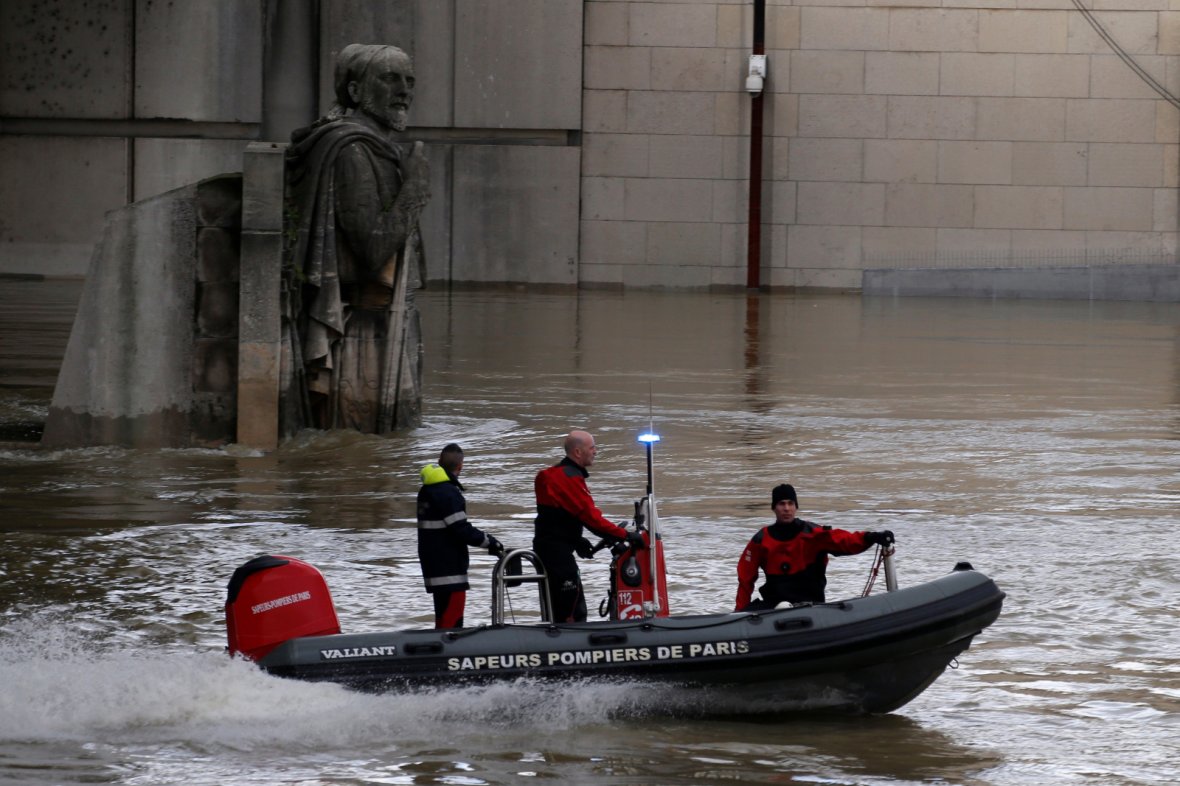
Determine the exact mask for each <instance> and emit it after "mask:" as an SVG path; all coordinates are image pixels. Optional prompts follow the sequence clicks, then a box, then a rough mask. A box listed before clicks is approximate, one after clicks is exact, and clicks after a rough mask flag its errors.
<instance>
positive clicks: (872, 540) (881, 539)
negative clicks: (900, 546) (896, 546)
mask: <svg viewBox="0 0 1180 786" xmlns="http://www.w3.org/2000/svg"><path fill="white" fill-rule="evenodd" d="M893 540H894V538H893V532H892V530H887V529H883V530H881V531H880V532H866V533H865V541H867V542H868V543H869V544H876V545H878V546H892V545H893Z"/></svg>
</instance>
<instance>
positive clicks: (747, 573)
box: [734, 519, 872, 611]
mask: <svg viewBox="0 0 1180 786" xmlns="http://www.w3.org/2000/svg"><path fill="white" fill-rule="evenodd" d="M867 535H868V533H866V532H848V531H846V530H842V529H832V528H831V527H818V526H816V525H815V524H812V523H811V522H809V521H804V520H802V519H795V520H794V521H792V522H791V523H790V524H781V523H775V524H771V525H770V526H769V527H763V528H762V529H760V530H758V534H756V535H755V536H754V537H753V538H751V539H750V542H749V543H747V544H746V550H745V551H743V552H742V558H741V559H740V560H738V568H737V572H738V591H737V601H736V602H735V603H734V610H735V611H743V610H750V611H754V610H763V609H773V608H774V607H775V606H777V605H778V604H779V603H782V602H784V601H786V602H788V603H805V602H811V603H823V602H824V587H825V586H827V583H828V578H827V575H826V571H827V567H828V555H829V554H836V555H845V554H860V553H861V552H862V551H864V550H865V549H867V548H868V547H869V546H870V545H872V544H871V543H870V542H869V541H868V539H867V537H866V536H867ZM759 569H761V570H762V571H763V572H764V573H765V574H766V583H765V584H763V585H762V586H761V587H760V588H759V589H758V592H759V594H761V595H762V600H756V601H753V602H752V603H751V601H750V596H751V595H752V594H753V592H754V583H755V582H757V581H758V571H759Z"/></svg>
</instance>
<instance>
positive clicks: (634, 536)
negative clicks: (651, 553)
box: [624, 532, 647, 551]
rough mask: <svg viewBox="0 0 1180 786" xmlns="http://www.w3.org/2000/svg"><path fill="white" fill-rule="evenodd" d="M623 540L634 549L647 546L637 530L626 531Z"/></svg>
mask: <svg viewBox="0 0 1180 786" xmlns="http://www.w3.org/2000/svg"><path fill="white" fill-rule="evenodd" d="M624 541H625V542H626V544H627V545H628V546H629V547H630V548H633V549H635V550H636V551H638V550H639V549H645V548H647V544H646V543H644V542H643V536H642V535H640V534H639V533H638V532H628V533H627V537H626V538H624Z"/></svg>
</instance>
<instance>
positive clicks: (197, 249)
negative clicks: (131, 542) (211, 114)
mask: <svg viewBox="0 0 1180 786" xmlns="http://www.w3.org/2000/svg"><path fill="white" fill-rule="evenodd" d="M241 195H242V178H241V176H240V175H225V176H222V177H216V178H210V179H209V180H204V181H201V182H200V183H196V184H193V185H191V186H186V187H184V188H179V189H176V190H174V191H170V192H168V193H166V194H162V195H160V196H157V197H153V198H152V199H147V200H144V201H142V202H137V203H135V204H132V205H128V206H127V207H125V208H122V209H121V210H118V211H115V212H113V213H112V214H111V215H110V216H109V217H108V221H107V226H106V231H105V234H104V236H103V239H102V241H101V242H100V243H99V244H98V246H97V247H96V248H95V252H94V257H93V259H92V261H91V264H90V271H89V273H88V274H87V277H86V285H85V288H84V289H83V291H82V297H81V299H80V302H79V304H78V313H77V316H76V317H75V319H74V325H73V329H72V331H71V333H70V340H69V344H68V345H67V347H66V353H65V358H64V359H63V361H62V368H61V372H60V374H59V375H58V379H57V386H56V387H55V389H54V393H53V401H52V404H51V405H50V409H49V417H48V420H47V421H46V424H45V433H44V435H43V436H42V439H41V442H42V444H43V445H45V446H47V447H83V446H88V445H126V446H130V447H141V448H158V447H191V446H216V445H222V444H225V443H227V442H232V441H233V439H234V417H235V411H236V403H237V362H238V276H239V265H240V256H239V249H240V245H239V243H240V232H241V213H242V210H241V207H242V196H241Z"/></svg>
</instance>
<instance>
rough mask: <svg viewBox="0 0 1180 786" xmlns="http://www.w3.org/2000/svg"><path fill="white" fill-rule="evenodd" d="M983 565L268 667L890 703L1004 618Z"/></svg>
mask: <svg viewBox="0 0 1180 786" xmlns="http://www.w3.org/2000/svg"><path fill="white" fill-rule="evenodd" d="M1003 599H1004V593H1003V592H1001V591H1000V589H999V588H998V587H997V586H996V585H995V583H994V582H993V581H992V580H991V579H990V578H988V577H987V576H985V575H983V574H982V573H977V572H975V571H973V570H956V571H955V572H953V573H951V574H949V575H947V576H944V577H941V578H939V579H936V580H934V581H931V582H928V583H926V584H922V585H918V586H915V587H911V588H906V589H902V590H898V591H895V592H889V593H883V594H879V595H873V596H870V597H866V598H857V599H854V600H849V601H841V602H838V603H829V604H820V605H813V606H802V607H794V608H788V609H779V610H774V611H765V612H736V613H729V614H708V615H694V616H682V617H668V618H655V619H648V620H630V621H611V622H584V623H567V624H549V623H538V624H529V625H501V626H495V627H490V626H489V627H479V628H469V629H468V628H465V629H459V630H449V631H440V630H407V631H396V632H378V633H354V634H336V635H326V636H305V637H300V638H295V639H290V640H288V641H286V642H283V643H282V644H280V645H279V646H278V647H276V648H275V649H274V650H273V651H271V652H270V653H269V654H268V655H267V656H266V657H264V658H262V659H261V660H260V661H259V664H260V665H261V666H262V667H263V668H264V669H266V670H267V671H268V672H270V673H272V674H275V675H279V676H284V677H291V678H296V679H301V680H312V681H330V682H337V683H341V684H344V685H347V686H350V687H353V688H357V689H361V690H367V691H389V690H413V689H416V688H420V687H426V686H432V685H433V686H438V685H455V684H462V683H479V682H491V681H503V680H508V681H511V680H519V679H528V680H562V681H581V680H591V681H595V682H601V681H604V680H609V681H626V682H638V683H643V684H652V683H656V684H668V685H678V686H684V687H686V688H692V689H699V690H703V691H707V692H708V693H710V694H716V696H717V697H718V702H717V703H716V704H714V703H710V704H709V706H710V707H714V708H716V709H717V710H718V711H721V712H764V711H775V712H790V711H796V710H814V709H827V710H851V711H857V712H869V713H883V712H890V711H892V710H894V709H897V708H898V707H901V706H902V705H904V704H906V703H907V702H908V701H910V700H911V699H913V698H914V697H915V696H917V695H918V694H920V693H921V692H922V691H923V690H924V689H925V688H926V687H927V686H929V685H930V683H932V682H933V681H934V680H935V679H937V677H938V676H939V675H940V674H941V673H942V672H943V671H944V670H945V669H946V667H947V666H948V664H950V662H951V661H952V660H953V659H954V658H955V657H956V656H958V655H959V654H960V653H961V652H963V651H964V650H965V649H967V648H968V646H970V644H971V641H972V639H973V638H974V636H975V635H976V634H978V633H979V632H980V631H982V630H983V629H984V628H986V627H987V626H988V625H990V624H991V623H992V622H994V621H995V619H996V618H997V617H998V616H999V613H1000V610H1001V607H1002V604H1003Z"/></svg>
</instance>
